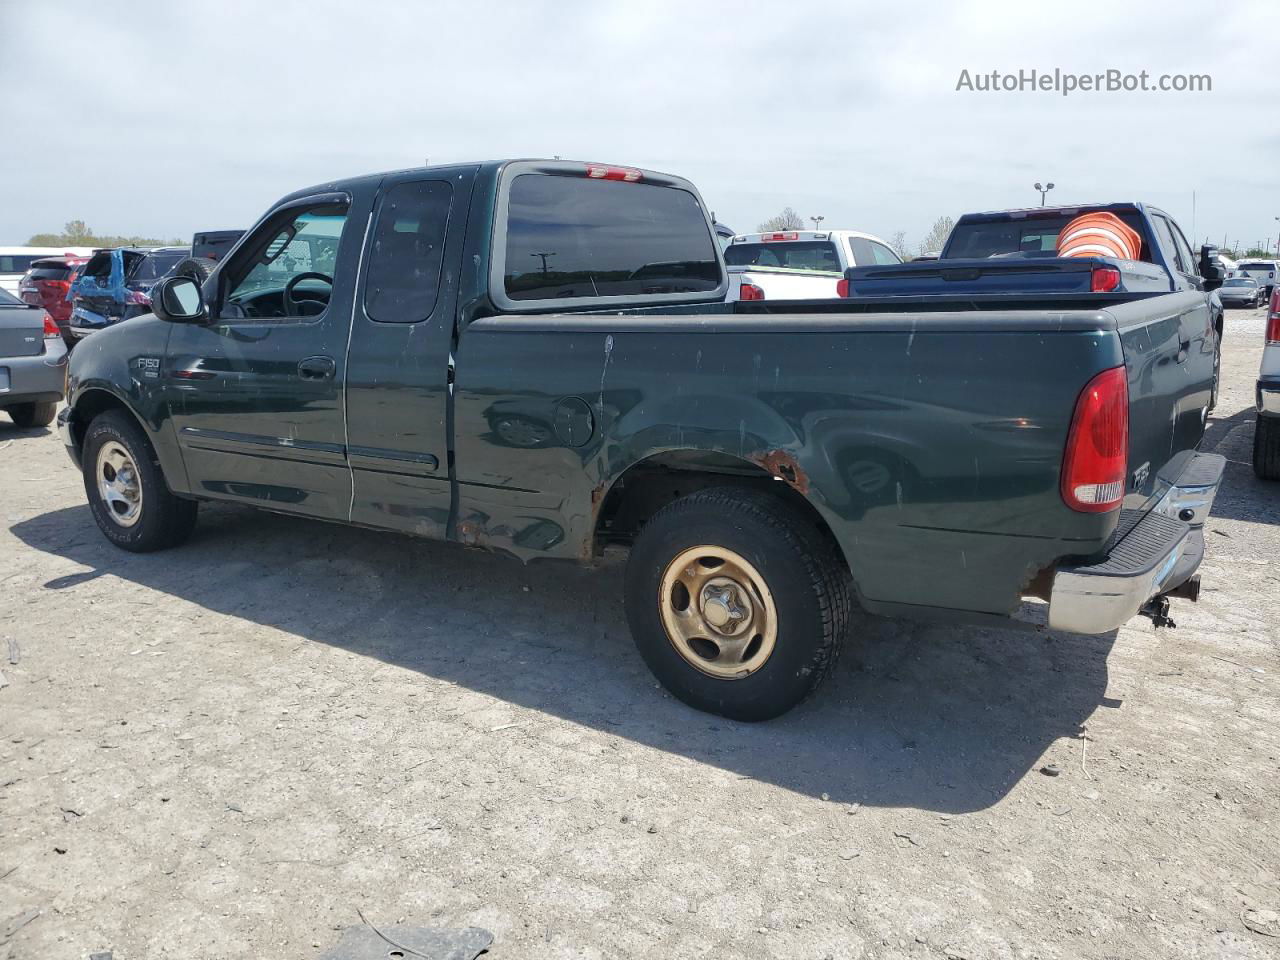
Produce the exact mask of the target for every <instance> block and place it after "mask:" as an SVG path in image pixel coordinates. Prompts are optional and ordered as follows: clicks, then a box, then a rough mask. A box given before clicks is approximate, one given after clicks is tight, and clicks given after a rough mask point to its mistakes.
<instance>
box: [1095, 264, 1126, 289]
mask: <svg viewBox="0 0 1280 960" xmlns="http://www.w3.org/2000/svg"><path fill="white" fill-rule="evenodd" d="M1119 286H1120V271H1119V270H1117V269H1116V268H1115V267H1094V268H1093V273H1092V274H1091V275H1090V277H1089V289H1090V290H1091V291H1092V292H1093V293H1110V292H1111V291H1112V290H1115V289H1116V288H1117V287H1119Z"/></svg>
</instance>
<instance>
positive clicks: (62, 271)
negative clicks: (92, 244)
mask: <svg viewBox="0 0 1280 960" xmlns="http://www.w3.org/2000/svg"><path fill="white" fill-rule="evenodd" d="M70 275H71V268H70V267H64V266H49V267H32V268H31V269H30V270H29V271H28V272H27V279H28V280H65V279H67V277H69V276H70Z"/></svg>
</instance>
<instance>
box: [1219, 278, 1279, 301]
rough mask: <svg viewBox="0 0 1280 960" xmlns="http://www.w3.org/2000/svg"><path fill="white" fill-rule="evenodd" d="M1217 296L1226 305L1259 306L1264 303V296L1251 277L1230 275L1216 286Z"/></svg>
mask: <svg viewBox="0 0 1280 960" xmlns="http://www.w3.org/2000/svg"><path fill="white" fill-rule="evenodd" d="M1218 297H1219V299H1221V300H1222V305H1223V306H1226V307H1254V308H1256V307H1260V306H1262V304H1264V303H1266V299H1267V298H1266V296H1265V295H1264V294H1263V291H1262V288H1261V287H1260V286H1258V282H1257V281H1256V280H1254V279H1253V277H1231V278H1229V279H1227V280H1224V281H1222V286H1220V287H1219V288H1218Z"/></svg>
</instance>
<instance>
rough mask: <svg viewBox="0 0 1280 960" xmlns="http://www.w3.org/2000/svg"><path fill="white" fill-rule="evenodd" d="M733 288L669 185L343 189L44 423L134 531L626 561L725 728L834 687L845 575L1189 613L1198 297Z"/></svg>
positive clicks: (101, 356)
mask: <svg viewBox="0 0 1280 960" xmlns="http://www.w3.org/2000/svg"><path fill="white" fill-rule="evenodd" d="M726 286H727V283H726V273H725V267H724V261H723V258H722V257H721V255H720V252H719V246H718V244H717V243H716V239H715V232H714V226H713V223H712V220H711V217H710V216H709V214H708V212H707V209H706V207H705V205H704V204H703V203H702V200H701V198H700V197H699V196H698V193H697V191H696V190H695V189H694V188H693V186H692V185H691V184H690V183H688V182H687V181H685V180H682V179H680V178H678V177H673V176H669V175H666V174H660V173H654V172H650V171H647V170H637V169H633V168H629V167H615V166H608V165H603V164H591V163H574V162H567V161H558V160H556V161H546V160H512V161H496V162H488V163H476V164H461V165H455V166H441V167H428V168H418V169H412V170H403V171H399V172H395V173H388V174H378V175H374V176H368V177H361V178H356V179H350V180H342V181H334V182H332V183H326V184H323V185H321V186H317V187H314V188H311V189H307V190H302V191H299V192H298V193H295V194H292V195H291V196H288V197H286V198H284V199H283V200H281V201H280V202H279V203H278V204H276V205H275V206H274V207H273V208H272V209H271V210H270V211H269V212H268V213H267V214H266V215H265V216H264V217H263V218H262V219H261V220H260V221H259V222H258V223H257V224H256V225H255V226H254V227H253V228H252V229H251V230H249V231H247V232H246V233H245V235H244V237H243V238H241V240H240V241H239V242H238V243H237V244H236V246H235V248H234V249H233V250H232V251H231V252H230V253H228V254H227V256H226V257H225V258H224V259H223V260H222V261H220V262H219V264H218V266H217V268H216V269H215V270H214V271H213V273H212V275H211V276H209V278H208V279H207V280H206V281H205V282H204V283H203V285H199V284H198V283H197V281H196V280H194V279H191V278H189V277H186V276H177V277H173V278H170V279H168V280H165V281H163V282H162V283H161V284H159V285H158V287H157V288H156V290H155V292H154V293H153V309H154V314H152V315H145V316H142V317H138V318H135V319H132V320H130V321H128V322H127V323H122V324H119V325H117V326H115V327H112V328H110V329H107V330H104V331H102V332H101V333H99V334H97V335H95V336H94V337H93V338H92V340H91V341H90V342H88V343H87V344H86V345H85V346H84V347H82V348H80V349H77V350H76V351H75V352H74V354H73V355H72V358H71V362H70V368H69V373H68V405H67V407H66V408H65V409H64V410H63V411H61V413H60V415H59V420H58V422H59V428H60V432H61V434H62V437H63V439H64V442H65V443H66V444H67V446H68V449H69V451H70V453H71V455H72V458H73V459H74V460H75V462H76V463H77V464H78V465H80V467H81V469H82V471H83V474H84V483H85V491H86V493H87V495H88V499H89V503H90V506H91V508H92V511H93V515H94V518H95V519H96V521H97V524H98V526H99V527H100V528H101V530H102V532H103V533H104V534H105V535H106V536H107V538H108V539H109V540H111V542H113V543H115V544H117V545H118V546H120V547H122V548H124V549H126V550H136V551H146V550H156V549H160V548H164V547H172V546H175V545H177V544H179V543H181V542H182V541H184V540H185V539H186V538H187V537H188V535H189V534H190V533H191V531H192V528H193V526H194V525H195V522H196V512H197V507H198V504H199V503H200V501H202V500H226V501H235V502H239V503H246V504H252V505H255V506H259V507H264V508H267V509H270V510H276V511H281V512H285V513H290V514H297V515H300V516H306V517H316V518H319V519H323V520H331V521H339V522H343V523H352V524H360V525H362V526H367V527H376V528H379V529H385V530H395V531H401V532H404V533H410V534H415V535H419V536H424V537H431V538H436V539H444V540H452V541H456V542H458V543H461V544H467V545H472V546H479V547H486V548H490V549H494V550H500V551H504V552H507V553H510V554H514V555H516V556H518V557H520V558H521V559H523V560H526V561H527V560H533V559H542V558H547V559H561V560H575V561H579V562H590V561H592V559H593V558H596V557H598V556H599V555H600V554H601V553H602V552H603V550H604V549H605V547H607V546H609V545H614V544H617V545H623V546H626V547H629V548H630V555H629V557H628V561H627V572H626V585H625V594H626V595H625V597H624V598H620V599H622V600H623V601H624V603H625V607H626V612H627V616H628V620H629V622H630V626H631V631H632V634H633V636H634V639H635V642H636V644H637V646H638V648H639V651H640V653H641V655H642V656H643V657H644V659H645V661H646V662H647V663H648V665H649V666H650V667H651V668H652V670H653V672H654V673H655V674H656V675H657V677H658V678H659V679H660V680H661V681H662V683H663V684H664V685H665V686H666V687H667V688H668V689H669V690H670V691H671V692H672V693H673V694H675V695H676V696H677V697H679V698H681V699H682V700H684V701H686V702H687V703H690V704H692V705H694V706H696V707H699V708H701V709H704V710H709V711H714V712H718V713H722V714H724V715H726V716H730V717H734V718H739V719H745V720H761V719H767V718H770V717H774V716H777V715H779V714H781V713H783V712H784V711H786V710H788V709H789V708H791V707H792V706H794V705H795V704H796V703H798V702H799V701H800V700H802V699H803V698H804V697H805V696H806V695H807V694H809V693H810V692H811V691H812V690H813V689H814V688H815V687H816V686H817V685H818V684H819V683H820V682H821V680H822V679H823V678H824V676H825V675H826V674H827V673H828V672H829V671H830V668H831V665H832V663H833V662H834V660H835V658H836V654H837V652H838V650H839V648H840V645H841V643H842V642H843V641H844V640H845V637H846V634H847V633H849V632H850V630H851V629H852V626H853V624H854V623H855V622H856V621H855V620H854V618H853V608H854V604H855V598H856V602H857V603H859V604H860V605H861V606H862V607H863V608H864V609H866V610H868V611H871V612H872V613H878V614H888V615H910V616H932V617H944V618H956V619H966V620H970V621H975V620H976V621H979V622H986V623H997V624H1005V625H1008V624H1011V623H1013V622H1014V621H1013V620H1012V619H1011V615H1012V614H1014V613H1017V612H1020V611H1022V610H1023V609H1024V608H1023V607H1022V604H1023V601H1024V599H1026V598H1037V599H1039V600H1041V601H1045V602H1047V605H1048V609H1047V622H1048V624H1049V626H1051V627H1053V628H1058V629H1063V630H1069V631H1076V632H1082V633H1105V632H1109V631H1113V630H1115V629H1116V628H1117V627H1119V626H1120V625H1121V624H1122V623H1124V622H1125V621H1127V620H1128V619H1130V618H1131V617H1133V616H1134V615H1135V614H1138V613H1145V614H1147V615H1148V616H1150V617H1152V618H1153V619H1154V620H1155V621H1156V622H1157V624H1165V623H1168V622H1170V621H1169V619H1168V609H1169V600H1168V598H1169V596H1171V595H1172V596H1184V597H1188V598H1190V599H1195V594H1196V591H1197V589H1198V583H1199V581H1198V578H1197V577H1196V575H1195V571H1196V568H1197V567H1198V565H1199V563H1200V560H1201V557H1202V556H1203V551H1204V540H1203V536H1202V526H1203V523H1204V520H1205V518H1206V516H1207V515H1208V512H1209V509H1210V507H1211V505H1212V502H1213V498H1214V494H1215V492H1216V490H1217V486H1218V482H1219V479H1220V477H1221V473H1222V465H1223V464H1222V459H1221V458H1220V457H1214V456H1207V455H1202V454H1197V453H1196V445H1197V444H1198V443H1199V441H1200V438H1201V435H1202V432H1203V429H1204V424H1205V418H1206V413H1207V407H1208V404H1209V400H1210V394H1211V391H1212V387H1213V375H1214V369H1213V367H1214V355H1215V331H1214V328H1213V323H1212V318H1211V317H1210V316H1209V314H1208V310H1207V308H1206V303H1205V298H1204V297H1203V296H1202V295H1194V294H1188V293H1165V294H1123V295H1121V294H1115V293H1099V294H1042V295H1039V296H1038V297H1037V296H1036V295H1022V296H1020V297H1013V298H1010V297H1000V296H993V297H987V298H985V299H984V297H982V296H979V295H973V296H968V297H965V298H962V299H948V298H946V297H918V298H911V297H893V298H886V299H884V300H877V299H874V298H872V299H864V300H839V301H787V302H779V303H772V304H771V303H769V302H768V301H757V302H737V303H725V302H724V301H725V294H726ZM188 560H189V562H192V563H198V562H199V554H198V553H192V554H190V555H189V557H188ZM1026 609H1030V608H1026ZM1024 619H1034V615H1033V616H1032V617H1030V618H1024Z"/></svg>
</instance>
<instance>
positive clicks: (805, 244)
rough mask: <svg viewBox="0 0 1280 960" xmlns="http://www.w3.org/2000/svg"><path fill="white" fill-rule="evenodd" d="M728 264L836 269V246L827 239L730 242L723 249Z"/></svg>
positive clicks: (838, 261)
mask: <svg viewBox="0 0 1280 960" xmlns="http://www.w3.org/2000/svg"><path fill="white" fill-rule="evenodd" d="M724 262H725V263H727V264H728V265H729V266H731V267H789V268H790V269H792V270H825V271H839V269H840V256H839V254H838V253H837V252H836V245H835V244H834V243H831V242H830V241H827V240H781V241H776V242H771V243H731V244H729V246H728V247H726V248H725V251H724Z"/></svg>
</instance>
